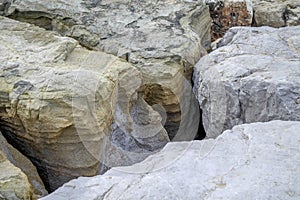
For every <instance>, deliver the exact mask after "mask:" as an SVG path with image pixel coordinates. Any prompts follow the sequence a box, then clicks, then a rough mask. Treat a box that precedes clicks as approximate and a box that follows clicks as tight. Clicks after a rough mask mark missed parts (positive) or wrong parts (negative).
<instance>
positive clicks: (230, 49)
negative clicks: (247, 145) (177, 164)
mask: <svg viewBox="0 0 300 200" xmlns="http://www.w3.org/2000/svg"><path fill="white" fill-rule="evenodd" d="M299 41H300V26H295V27H286V28H280V29H275V28H270V27H261V28H251V27H244V28H242V27H237V28H232V29H230V30H229V31H228V32H227V34H226V35H225V37H224V38H223V39H222V40H221V41H220V43H219V44H220V45H221V46H220V47H219V48H218V49H216V50H215V51H213V52H212V53H210V54H209V55H207V56H205V57H203V58H202V59H200V61H199V62H198V63H197V64H196V66H195V73H194V82H195V86H194V91H195V92H196V94H197V97H198V100H199V103H200V106H201V108H202V110H203V115H202V116H203V123H204V128H205V130H206V133H207V137H216V136H218V135H219V134H221V133H222V132H223V131H224V130H226V129H230V128H232V127H233V126H234V125H237V124H243V123H251V122H259V121H261V122H265V121H270V120H275V119H279V120H294V121H298V120H300V104H299V97H300V71H299V70H300V68H299V66H300V54H299V51H300V45H299Z"/></svg>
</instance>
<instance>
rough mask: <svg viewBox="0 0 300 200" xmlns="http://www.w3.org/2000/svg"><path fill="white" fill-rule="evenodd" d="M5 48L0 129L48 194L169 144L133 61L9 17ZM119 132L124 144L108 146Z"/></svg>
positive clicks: (0, 25)
mask: <svg viewBox="0 0 300 200" xmlns="http://www.w3.org/2000/svg"><path fill="white" fill-rule="evenodd" d="M0 42H1V44H2V45H1V46H0V52H1V53H0V111H1V112H0V125H1V130H2V131H3V134H5V136H6V138H8V140H9V141H10V142H11V143H12V144H13V145H14V146H16V147H17V148H18V149H19V150H20V151H21V152H22V153H24V154H25V155H26V156H28V157H29V158H30V159H31V160H32V161H33V163H34V164H35V165H36V166H37V168H38V170H39V173H40V175H41V178H42V179H43V181H44V183H45V186H46V187H47V189H49V190H50V191H51V190H53V189H55V188H57V187H59V186H60V185H62V184H63V183H65V182H67V181H68V180H70V179H72V178H75V177H78V176H83V175H84V176H93V175H96V174H99V173H103V172H104V171H105V170H107V168H110V167H112V166H119V165H129V164H132V163H135V162H137V161H141V160H142V159H144V158H145V157H146V156H148V155H149V154H151V153H154V152H155V151H157V150H159V149H160V148H162V147H163V146H164V145H165V144H166V143H167V142H168V141H169V137H168V135H167V132H166V130H165V129H164V128H163V126H162V123H161V121H162V117H161V115H160V114H159V113H158V111H155V110H154V108H152V107H151V106H149V105H148V104H147V103H146V102H145V101H144V100H143V99H142V96H143V93H142V92H140V90H139V89H140V88H141V87H143V76H142V74H141V73H140V72H139V71H138V70H137V69H136V68H135V67H133V66H132V65H131V64H129V63H128V62H126V61H124V60H121V59H119V58H117V57H115V56H113V55H109V54H106V53H103V52H96V51H89V50H87V49H84V48H82V47H81V46H80V45H78V42H77V41H76V40H74V39H72V38H67V37H61V36H59V35H58V34H55V33H54V32H48V31H45V30H44V29H42V28H38V27H36V26H34V25H30V24H28V23H21V22H17V21H14V20H12V19H8V18H4V17H0ZM137 118H138V119H139V120H136V119H137ZM115 128H118V129H119V130H120V131H121V132H122V140H113V139H111V138H112V135H114V133H113V132H114V129H115ZM124 140H131V141H132V144H128V145H127V146H124V145H123V146H122V142H123V141H124ZM108 147H109V148H108ZM112 148H113V149H112ZM136 151H137V152H138V153H135V154H133V155H131V154H130V153H131V152H136ZM139 152H142V153H139ZM105 160H109V161H110V162H109V163H108V162H105Z"/></svg>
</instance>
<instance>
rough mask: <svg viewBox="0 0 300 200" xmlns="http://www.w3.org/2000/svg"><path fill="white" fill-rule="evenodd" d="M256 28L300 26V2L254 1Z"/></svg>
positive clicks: (297, 0) (288, 0)
mask: <svg viewBox="0 0 300 200" xmlns="http://www.w3.org/2000/svg"><path fill="white" fill-rule="evenodd" d="M252 2H253V10H254V24H255V25H256V26H272V27H282V26H296V25H300V1H299V0H296V1H295V0H284V1H282V0H252Z"/></svg>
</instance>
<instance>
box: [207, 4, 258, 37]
mask: <svg viewBox="0 0 300 200" xmlns="http://www.w3.org/2000/svg"><path fill="white" fill-rule="evenodd" d="M206 3H207V4H208V5H209V10H210V15H211V18H212V19H213V24H212V27H211V30H212V33H211V39H212V41H214V40H216V39H218V38H221V37H223V36H224V34H225V32H226V31H227V30H228V29H229V28H230V27H233V26H250V25H251V23H252V17H253V12H252V4H251V2H250V1H249V0H207V1H206Z"/></svg>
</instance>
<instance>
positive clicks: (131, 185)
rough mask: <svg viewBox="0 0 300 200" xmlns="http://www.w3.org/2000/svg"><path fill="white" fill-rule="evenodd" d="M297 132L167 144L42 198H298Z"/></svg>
mask: <svg viewBox="0 0 300 200" xmlns="http://www.w3.org/2000/svg"><path fill="white" fill-rule="evenodd" d="M299 129H300V122H299V121H298V122H291V121H290V122H288V121H272V122H266V123H260V122H259V123H252V124H244V125H239V126H236V127H234V128H233V129H232V130H227V131H225V132H224V133H223V134H222V135H220V136H219V137H218V138H216V139H208V140H202V141H193V142H180V143H169V144H167V145H166V147H165V148H164V149H163V150H162V151H161V152H159V153H157V154H154V155H152V156H150V157H148V158H147V159H146V160H145V161H143V162H141V163H138V164H135V165H132V166H129V167H118V168H113V169H111V170H109V171H108V172H107V173H105V174H104V175H101V176H95V177H90V178H84V177H81V178H78V179H76V180H72V181H70V182H69V183H67V184H65V185H64V186H63V187H61V188H59V189H58V190H56V191H55V192H54V193H52V194H50V195H49V196H47V197H45V198H42V199H43V200H63V199H65V198H71V199H74V200H77V199H78V200H79V199H91V200H96V199H118V198H120V197H121V198H122V199H128V200H129V199H147V200H148V199H149V200H150V199H161V198H162V199H204V200H215V199H233V200H240V199H246V200H251V199H298V198H299V196H300V187H299V182H300V169H299V167H298V166H299V164H300V152H299V142H300V135H299ZM228 144H230V145H228ZM170 161H173V162H170ZM179 177H180V178H179Z"/></svg>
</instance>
